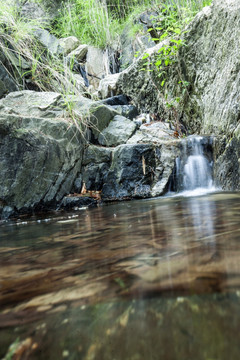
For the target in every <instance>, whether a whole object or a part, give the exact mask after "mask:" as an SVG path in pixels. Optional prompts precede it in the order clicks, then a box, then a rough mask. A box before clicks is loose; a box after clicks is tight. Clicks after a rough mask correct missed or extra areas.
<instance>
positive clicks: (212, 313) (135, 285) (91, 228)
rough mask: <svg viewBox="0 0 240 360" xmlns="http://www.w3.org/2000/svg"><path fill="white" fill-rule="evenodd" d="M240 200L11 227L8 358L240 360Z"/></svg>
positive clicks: (2, 331)
mask: <svg viewBox="0 0 240 360" xmlns="http://www.w3.org/2000/svg"><path fill="white" fill-rule="evenodd" d="M239 211H240V193H212V194H208V195H204V196H199V197H166V198H159V199H151V200H138V201H132V202H125V203H119V204H110V205H108V206H102V207H98V208H95V209H89V210H83V211H79V212H74V213H71V214H64V213H58V214H56V215H55V216H51V217H49V218H48V219H39V218H32V219H30V220H27V221H23V220H21V221H19V222H12V223H6V224H2V226H1V228H0V231H1V239H0V304H1V313H0V358H3V357H4V356H5V354H6V353H7V351H8V348H9V346H10V344H13V345H12V348H11V350H9V352H8V355H7V356H6V359H11V358H12V356H11V354H12V353H14V352H15V357H14V359H44V360H46V359H50V360H55V359H58V360H59V359H72V360H73V359H83V360H94V359H96V360H155V359H156V360H159V359H163V360H192V359H194V360H225V359H226V360H236V359H239V357H240V345H239V340H240V339H239V338H240V335H239V334H240V311H239V309H240V241H239V240H240V217H239Z"/></svg>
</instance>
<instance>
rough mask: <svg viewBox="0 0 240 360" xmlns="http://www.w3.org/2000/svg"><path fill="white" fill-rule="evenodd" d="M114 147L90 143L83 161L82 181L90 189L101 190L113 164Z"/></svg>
mask: <svg viewBox="0 0 240 360" xmlns="http://www.w3.org/2000/svg"><path fill="white" fill-rule="evenodd" d="M111 159H112V149H111V148H104V147H100V146H94V145H89V146H88V147H87V149H86V150H85V152H84V157H83V162H82V171H81V173H82V181H83V182H84V184H85V187H86V190H88V191H91V190H93V191H101V190H102V187H103V184H104V183H105V180H106V177H107V175H108V171H109V168H110V165H111Z"/></svg>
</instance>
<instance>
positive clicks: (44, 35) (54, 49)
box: [34, 28, 64, 56]
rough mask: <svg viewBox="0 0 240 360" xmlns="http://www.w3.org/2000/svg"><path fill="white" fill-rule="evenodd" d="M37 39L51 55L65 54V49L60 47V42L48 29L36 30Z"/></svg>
mask: <svg viewBox="0 0 240 360" xmlns="http://www.w3.org/2000/svg"><path fill="white" fill-rule="evenodd" d="M34 36H35V38H36V39H37V40H38V41H39V42H40V43H41V45H42V46H43V47H44V48H46V49H47V50H48V51H49V53H50V54H51V55H55V56H59V55H61V54H63V53H64V48H63V47H62V46H61V45H60V42H59V40H58V39H57V38H56V37H55V36H54V35H52V34H50V32H49V31H48V30H46V29H41V28H38V29H35V30H34Z"/></svg>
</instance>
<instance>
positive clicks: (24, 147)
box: [0, 113, 84, 217]
mask: <svg viewBox="0 0 240 360" xmlns="http://www.w3.org/2000/svg"><path fill="white" fill-rule="evenodd" d="M29 115H30V114H29ZM83 148H84V139H83V138H82V135H81V134H80V133H79V132H78V131H77V129H76V127H75V126H74V125H73V124H70V123H69V121H66V120H60V119H56V118H55V119H43V118H38V117H33V116H31V115H30V116H28V117H27V116H23V115H22V116H19V115H13V114H3V113H0V173H1V182H0V203H1V204H2V214H3V217H6V214H9V215H13V214H18V213H21V212H24V213H26V212H32V211H33V210H36V209H41V208H47V207H48V208H49V207H51V206H56V204H58V203H59V202H60V201H61V200H62V198H63V196H64V195H66V194H68V193H70V191H71V189H72V187H73V183H74V180H75V178H76V177H77V175H78V173H79V172H80V169H81V161H82V154H83ZM9 208H12V211H9V210H8V209H9ZM7 210H8V211H7Z"/></svg>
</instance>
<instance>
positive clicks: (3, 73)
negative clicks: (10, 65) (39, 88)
mask: <svg viewBox="0 0 240 360" xmlns="http://www.w3.org/2000/svg"><path fill="white" fill-rule="evenodd" d="M17 90H19V88H18V84H17V83H16V81H15V80H14V78H13V77H12V76H11V74H10V73H9V72H8V71H7V69H6V67H5V66H4V65H3V64H0V98H2V97H3V96H5V95H6V94H8V93H9V92H11V91H17Z"/></svg>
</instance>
